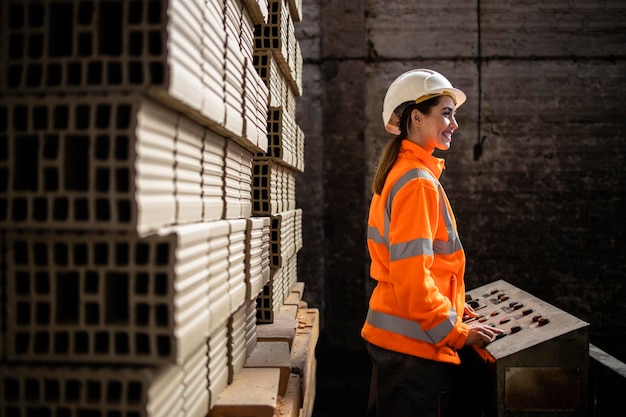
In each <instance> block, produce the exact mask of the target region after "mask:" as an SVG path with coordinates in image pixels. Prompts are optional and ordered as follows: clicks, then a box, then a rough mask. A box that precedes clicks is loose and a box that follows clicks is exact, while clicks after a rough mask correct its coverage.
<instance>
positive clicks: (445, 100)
mask: <svg viewBox="0 0 626 417" xmlns="http://www.w3.org/2000/svg"><path fill="white" fill-rule="evenodd" d="M413 113H414V115H413V122H414V125H415V126H416V127H417V129H416V133H417V135H418V136H419V138H416V139H417V140H418V141H419V142H418V143H419V144H420V145H421V146H422V147H423V148H424V149H426V150H427V151H430V152H432V151H433V150H435V149H439V150H442V151H445V150H447V149H449V148H450V142H451V141H452V133H453V132H454V131H455V130H456V129H457V128H458V127H459V125H458V124H457V122H456V119H455V118H454V115H455V113H456V105H455V104H454V100H452V97H449V96H441V99H440V100H439V103H437V104H436V105H435V106H433V107H432V108H431V109H430V113H429V114H423V113H421V112H420V111H419V110H414V111H413ZM416 119H417V120H416Z"/></svg>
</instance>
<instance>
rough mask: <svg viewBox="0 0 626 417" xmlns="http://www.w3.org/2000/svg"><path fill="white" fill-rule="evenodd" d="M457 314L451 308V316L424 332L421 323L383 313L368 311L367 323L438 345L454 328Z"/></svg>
mask: <svg viewBox="0 0 626 417" xmlns="http://www.w3.org/2000/svg"><path fill="white" fill-rule="evenodd" d="M456 319H457V314H456V312H455V311H454V309H452V308H450V315H449V316H448V319H447V320H444V321H443V322H441V323H440V324H438V325H437V326H435V327H434V328H432V329H430V330H428V331H424V330H423V329H422V327H421V326H420V324H419V323H417V322H415V321H412V320H409V319H405V318H402V317H398V316H393V315H391V314H386V313H381V312H380V311H376V310H372V309H371V308H370V309H369V310H368V311H367V322H368V323H369V324H370V325H372V326H374V327H378V328H379V329H383V330H387V331H389V332H392V333H398V334H401V335H403V336H407V337H410V338H412V339H416V340H419V341H421V342H426V343H432V344H436V343H439V342H441V341H442V340H443V339H444V338H445V337H446V336H447V335H448V334H449V333H450V331H451V330H452V329H453V328H454V324H455V323H456Z"/></svg>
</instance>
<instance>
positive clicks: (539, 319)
mask: <svg viewBox="0 0 626 417" xmlns="http://www.w3.org/2000/svg"><path fill="white" fill-rule="evenodd" d="M466 301H467V303H468V304H469V305H470V306H472V307H473V308H474V311H475V312H476V313H477V314H479V316H478V317H476V318H472V319H467V320H466V321H465V322H466V323H467V324H470V323H471V322H472V321H475V320H477V321H479V322H482V323H484V324H489V325H492V326H494V327H498V328H500V329H502V330H505V334H503V335H501V336H499V337H498V338H497V339H496V340H494V341H493V342H491V343H490V344H488V345H487V346H485V347H484V348H481V347H474V348H473V349H472V350H473V352H474V353H475V355H474V356H475V357H474V360H475V362H476V363H475V364H474V365H476V366H477V369H478V368H479V370H478V371H477V372H476V376H477V378H478V379H480V380H481V382H479V383H478V386H480V387H481V388H480V389H481V391H483V393H482V395H481V397H482V399H481V403H482V413H481V415H483V416H485V417H495V416H498V417H504V416H507V417H509V416H510V417H512V416H524V417H529V416H550V417H558V416H586V415H587V408H588V404H587V403H588V399H587V381H588V374H589V324H588V323H586V322H584V321H582V320H580V319H578V318H576V317H574V316H572V315H570V314H568V313H566V312H564V311H562V310H560V309H558V308H556V307H554V306H552V305H550V304H548V303H546V302H545V301H542V300H540V299H538V298H537V297H534V296H533V295H531V294H529V293H527V292H524V291H523V290H521V289H519V288H516V287H515V286H513V285H511V284H509V283H508V282H506V281H503V280H499V281H495V282H493V283H490V284H487V285H484V286H482V287H479V288H475V289H473V290H469V291H467V298H466Z"/></svg>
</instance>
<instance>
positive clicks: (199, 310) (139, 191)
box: [0, 0, 318, 417]
mask: <svg viewBox="0 0 626 417" xmlns="http://www.w3.org/2000/svg"><path fill="white" fill-rule="evenodd" d="M0 8H1V9H0V19H1V21H0V62H2V65H0V172H1V173H2V175H0V186H1V187H2V188H1V189H0V250H1V251H0V253H1V254H2V257H1V262H0V267H1V269H0V273H1V275H0V284H1V286H0V290H1V297H0V310H1V312H2V315H1V318H2V323H1V324H2V326H1V330H2V331H1V332H0V356H1V363H0V415H6V416H9V415H11V416H19V417H26V416H30V415H59V416H60V415H63V416H80V415H86V414H89V415H102V416H114V415H137V416H164V417H165V416H167V417H169V416H185V417H186V416H190V417H196V416H197V417H200V416H207V415H238V414H237V413H241V412H245V413H246V414H245V415H249V416H257V415H258V416H263V415H268V416H272V415H285V413H288V414H290V415H300V416H310V414H311V411H312V398H313V391H312V387H314V365H315V361H314V358H313V357H312V355H313V353H312V352H313V350H314V344H315V342H316V340H317V333H316V331H317V326H318V324H317V319H316V318H314V319H304V318H306V317H316V316H315V314H316V310H315V309H308V308H306V303H304V302H303V301H302V300H301V297H302V285H301V283H299V282H298V281H297V264H296V255H297V252H298V250H299V249H300V248H301V247H302V228H301V222H302V212H301V210H299V209H297V208H296V206H295V180H294V175H295V173H296V172H298V171H302V170H303V169H304V164H303V145H304V135H303V133H302V131H301V130H300V129H299V128H298V126H297V124H296V121H295V97H296V96H298V95H300V94H301V71H302V57H301V55H300V50H299V46H298V43H297V41H296V40H295V35H294V26H293V25H294V22H297V21H299V19H300V18H301V3H299V2H296V1H291V0H289V1H287V0H266V1H251V0H246V1H243V0H169V1H168V0H107V1H104V0H5V1H3V2H2V3H1V5H0ZM264 33H267V34H266V35H264ZM259 42H261V43H266V44H267V43H268V42H269V46H261V45H260V43H259ZM259 54H261V55H263V54H265V56H269V58H268V59H267V60H266V62H269V64H268V65H275V68H274V70H277V71H275V72H274V73H273V76H272V78H271V79H270V76H266V75H264V74H263V73H262V71H264V70H265V68H264V67H263V66H262V65H261V64H260V63H259V62H258V56H259ZM272 83H274V84H280V88H281V91H280V92H273V91H270V89H271V88H273V87H272ZM268 127H269V128H270V129H271V132H270V131H268ZM259 168H263V169H259ZM294 300H295V301H294ZM268 306H269V307H268ZM294 307H295V308H294ZM287 317H288V318H287ZM281 320H282V321H281ZM285 323H294V324H293V326H292V327H293V329H294V331H293V332H291V333H292V335H291V339H289V343H288V344H289V349H288V351H289V353H288V354H289V358H290V359H289V360H290V361H293V363H294V365H293V366H287V368H285V367H284V366H282V365H280V364H277V365H276V366H274V367H272V366H269V367H268V366H267V361H266V362H265V365H264V366H258V365H255V358H258V356H259V353H258V352H259V351H263V350H264V348H263V343H264V342H265V341H264V339H263V337H262V336H260V334H261V335H262V334H263V331H261V332H259V327H260V326H267V327H266V328H265V329H266V330H264V331H265V333H267V330H270V329H271V328H272V326H274V327H275V326H277V325H280V324H285ZM298 334H300V336H299V337H298V336H297V335H298ZM296 340H297V342H296ZM304 340H306V342H303V341H304ZM298 346H299V347H298ZM292 347H296V350H293V348H292ZM285 369H288V371H289V372H287V373H286V374H285V372H283V371H284V370H285ZM250 372H260V373H261V374H268V375H269V374H271V375H270V376H269V378H270V380H268V381H266V382H267V383H264V382H263V381H264V380H263V379H259V378H257V379H256V380H257V382H260V383H261V384H262V385H263V386H264V387H266V388H265V391H264V395H265V397H264V398H262V399H261V401H260V403H259V402H255V400H251V401H243V400H242V401H243V403H241V404H237V403H236V402H235V403H232V402H229V398H230V397H229V395H231V394H230V393H232V391H233V390H236V389H237V386H238V385H241V384H242V381H245V380H246V378H248V377H249V373H250ZM272 378H274V379H276V378H277V379H276V382H275V383H274V382H272V381H273V379H272ZM293 381H296V382H297V384H296V383H295V382H293ZM267 386H275V388H276V389H275V391H274V392H272V391H271V390H269V391H268V388H267ZM296 386H297V388H298V389H294V387H296ZM272 394H273V400H271V399H268V398H271V397H272ZM244 397H245V396H244ZM286 404H291V405H292V406H291V408H289V410H290V411H285V410H286V408H285V407H286ZM242 410H243V411H242Z"/></svg>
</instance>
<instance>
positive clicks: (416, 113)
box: [411, 110, 421, 123]
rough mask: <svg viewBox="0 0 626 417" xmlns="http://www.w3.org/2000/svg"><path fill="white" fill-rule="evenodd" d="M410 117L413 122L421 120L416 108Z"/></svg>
mask: <svg viewBox="0 0 626 417" xmlns="http://www.w3.org/2000/svg"><path fill="white" fill-rule="evenodd" d="M411 118H412V119H413V122H415V123H419V122H420V121H421V118H420V112H419V111H418V110H413V112H412V113H411Z"/></svg>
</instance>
